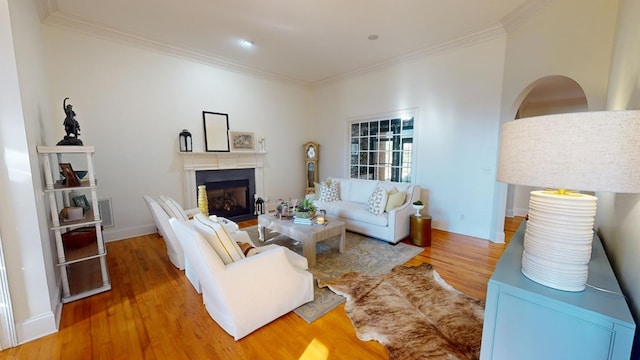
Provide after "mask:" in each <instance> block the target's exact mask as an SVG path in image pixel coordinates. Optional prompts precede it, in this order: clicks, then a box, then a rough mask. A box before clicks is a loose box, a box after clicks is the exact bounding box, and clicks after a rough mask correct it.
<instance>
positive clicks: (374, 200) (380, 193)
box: [367, 188, 387, 215]
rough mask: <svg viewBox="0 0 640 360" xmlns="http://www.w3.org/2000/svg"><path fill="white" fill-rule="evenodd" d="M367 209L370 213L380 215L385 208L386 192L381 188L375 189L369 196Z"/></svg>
mask: <svg viewBox="0 0 640 360" xmlns="http://www.w3.org/2000/svg"><path fill="white" fill-rule="evenodd" d="M368 205H369V206H368V208H367V210H369V212H370V213H372V214H375V215H381V214H382V213H383V212H384V209H385V207H386V206H387V192H386V191H385V190H384V189H383V188H377V189H376V190H375V191H374V192H373V193H372V194H371V196H369V203H368Z"/></svg>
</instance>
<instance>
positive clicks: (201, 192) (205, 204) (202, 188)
mask: <svg viewBox="0 0 640 360" xmlns="http://www.w3.org/2000/svg"><path fill="white" fill-rule="evenodd" d="M198 210H200V212H201V213H202V215H204V216H209V200H208V199H207V186H206V185H199V186H198Z"/></svg>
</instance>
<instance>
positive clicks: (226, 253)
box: [194, 214, 245, 265]
mask: <svg viewBox="0 0 640 360" xmlns="http://www.w3.org/2000/svg"><path fill="white" fill-rule="evenodd" d="M194 225H195V227H196V229H197V230H198V232H199V233H200V234H201V235H202V236H203V237H204V238H205V240H207V242H208V243H209V245H211V247H212V248H213V250H215V252H216V254H218V256H219V257H220V259H221V260H222V262H223V263H225V265H228V264H231V263H232V262H234V261H238V260H242V259H244V258H245V256H244V254H243V253H242V249H240V246H238V244H237V243H236V242H235V241H233V240H232V239H231V236H229V234H228V233H227V230H226V229H225V228H224V227H223V226H222V225H221V224H218V223H217V222H214V221H211V220H209V219H208V218H207V217H205V216H204V215H202V214H197V215H196V216H195V218H194Z"/></svg>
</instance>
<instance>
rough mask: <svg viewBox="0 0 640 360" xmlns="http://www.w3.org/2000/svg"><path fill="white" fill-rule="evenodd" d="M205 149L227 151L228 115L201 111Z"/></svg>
mask: <svg viewBox="0 0 640 360" xmlns="http://www.w3.org/2000/svg"><path fill="white" fill-rule="evenodd" d="M202 120H203V122H204V147H205V150H206V151H217V152H229V137H228V133H229V115H228V114H222V113H216V112H209V111H203V112H202Z"/></svg>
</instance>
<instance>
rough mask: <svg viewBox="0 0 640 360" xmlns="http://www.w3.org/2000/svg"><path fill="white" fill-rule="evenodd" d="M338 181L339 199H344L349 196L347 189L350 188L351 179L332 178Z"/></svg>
mask: <svg viewBox="0 0 640 360" xmlns="http://www.w3.org/2000/svg"><path fill="white" fill-rule="evenodd" d="M332 180H333V181H337V182H339V184H338V188H339V190H340V199H342V200H346V199H348V198H349V191H350V190H351V179H332Z"/></svg>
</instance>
